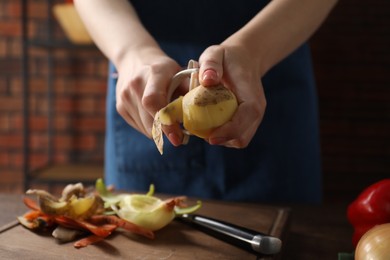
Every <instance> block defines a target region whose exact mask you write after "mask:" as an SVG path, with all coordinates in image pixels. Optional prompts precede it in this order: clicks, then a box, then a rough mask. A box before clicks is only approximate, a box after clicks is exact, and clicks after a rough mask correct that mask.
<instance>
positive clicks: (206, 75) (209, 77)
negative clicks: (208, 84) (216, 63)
mask: <svg viewBox="0 0 390 260" xmlns="http://www.w3.org/2000/svg"><path fill="white" fill-rule="evenodd" d="M202 80H203V81H213V82H215V81H218V75H217V72H216V71H215V70H212V69H208V70H205V71H204V72H203V75H202Z"/></svg>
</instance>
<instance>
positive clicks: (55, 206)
mask: <svg viewBox="0 0 390 260" xmlns="http://www.w3.org/2000/svg"><path fill="white" fill-rule="evenodd" d="M26 194H28V195H36V197H37V201H36V200H34V199H32V198H31V197H30V196H25V197H24V199H23V202H24V204H25V205H26V206H27V207H28V208H29V209H30V211H28V212H26V213H25V214H24V215H23V216H20V217H18V220H19V222H20V223H21V224H22V225H23V226H24V227H26V228H28V229H30V230H32V231H39V232H52V236H53V237H54V238H55V239H56V240H58V241H59V242H61V243H66V242H74V244H73V245H74V247H75V248H82V247H86V246H88V245H91V244H94V243H97V242H99V241H102V240H104V239H105V238H106V237H108V236H109V235H110V234H112V233H113V232H114V231H116V230H118V229H120V231H121V232H132V233H135V234H138V235H141V236H144V237H146V238H149V239H154V237H155V234H154V231H157V230H159V229H161V228H163V227H165V226H166V225H168V224H169V223H170V222H171V221H172V220H173V219H174V218H175V216H177V215H181V214H187V213H192V212H195V211H196V210H198V209H199V208H200V207H201V202H200V201H198V202H197V204H195V205H193V206H190V207H189V206H187V205H186V204H185V201H186V197H184V196H182V197H174V198H170V199H166V200H161V199H159V198H157V197H155V196H154V195H153V194H154V185H150V188H149V192H148V193H147V194H129V193H115V192H114V191H113V190H111V189H108V188H107V187H106V186H105V184H104V182H103V180H102V179H98V180H97V181H96V185H95V189H92V190H91V191H88V189H86V188H84V186H83V184H82V183H76V184H69V185H67V186H66V187H65V188H64V190H63V191H62V196H61V197H60V198H58V197H56V196H54V195H52V194H50V193H49V192H47V191H45V190H37V189H31V190H28V191H27V192H26Z"/></svg>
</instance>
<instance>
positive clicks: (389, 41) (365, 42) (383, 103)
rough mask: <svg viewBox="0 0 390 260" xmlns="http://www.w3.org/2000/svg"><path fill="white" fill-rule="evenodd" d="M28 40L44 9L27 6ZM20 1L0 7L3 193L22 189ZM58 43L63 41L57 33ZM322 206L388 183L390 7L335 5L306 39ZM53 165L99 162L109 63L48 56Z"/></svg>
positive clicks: (42, 147)
mask: <svg viewBox="0 0 390 260" xmlns="http://www.w3.org/2000/svg"><path fill="white" fill-rule="evenodd" d="M29 5H30V7H29V13H30V18H31V20H30V23H29V29H30V32H31V35H30V37H31V38H35V37H36V36H38V35H39V36H44V32H45V28H46V27H45V26H46V24H45V22H44V21H45V19H46V5H45V1H44V0H30V1H29ZM20 33H21V27H20V1H19V0H2V1H1V2H0V192H2V191H20V190H21V189H22V188H21V187H22V186H21V181H22V161H23V157H22V145H23V139H22V130H23V127H24V126H23V120H22V84H21V82H22V81H21V77H20V59H21V56H20V55H21V51H20V50H21V42H20ZM55 35H56V37H59V38H61V37H64V36H63V33H62V31H61V30H59V29H58V28H57V29H56V30H55ZM311 43H312V46H313V58H314V65H315V73H316V77H317V82H318V90H319V101H320V120H321V142H322V154H323V169H324V184H325V192H326V198H327V199H330V200H333V199H337V198H339V197H340V196H343V197H345V196H347V197H352V196H355V195H356V194H357V193H358V192H359V191H360V190H361V189H362V188H363V187H364V186H367V185H368V184H369V183H371V182H374V181H376V180H379V179H381V178H384V177H388V176H389V175H390V79H389V78H390V77H389V75H390V51H389V46H390V2H388V1H387V0H372V1H370V2H367V1H362V0H343V1H339V3H338V6H337V7H336V9H335V10H334V11H333V13H332V14H331V16H330V17H329V19H328V20H327V22H326V23H325V24H324V25H323V26H322V28H321V29H320V30H319V31H318V32H317V33H316V34H315V35H314V37H313V38H312V41H311ZM30 54H31V62H30V72H31V75H32V77H31V81H30V84H31V97H30V113H31V116H32V117H31V120H30V128H31V141H30V147H31V149H32V159H31V161H30V162H31V165H32V166H33V167H37V166H40V165H44V164H45V163H46V162H47V155H46V152H47V148H46V147H47V141H48V140H47V119H46V114H47V98H46V93H47V89H46V74H47V70H48V68H47V65H46V50H44V49H42V48H39V47H34V48H32V49H31V50H30ZM54 57H55V58H54V65H55V66H54V67H53V70H54V86H55V87H54V89H53V90H54V94H55V96H56V99H55V100H56V101H55V102H54V110H53V111H54V114H55V123H54V126H55V130H56V134H55V138H54V153H53V155H54V158H55V160H56V161H57V162H68V161H76V160H79V161H92V162H102V156H103V138H104V96H105V75H106V69H107V68H106V61H105V59H104V58H103V57H102V55H101V54H100V52H99V51H97V50H96V49H94V48H92V49H84V50H78V49H66V48H65V49H63V48H59V49H55V50H54Z"/></svg>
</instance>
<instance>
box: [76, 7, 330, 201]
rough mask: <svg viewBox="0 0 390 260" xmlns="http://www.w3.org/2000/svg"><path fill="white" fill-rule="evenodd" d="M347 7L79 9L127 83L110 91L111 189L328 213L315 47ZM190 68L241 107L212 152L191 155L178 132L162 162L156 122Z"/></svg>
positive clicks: (114, 82)
mask: <svg viewBox="0 0 390 260" xmlns="http://www.w3.org/2000/svg"><path fill="white" fill-rule="evenodd" d="M335 2H336V0H300V1H294V0H274V1H259V0H258V1H254V0H253V1H244V2H242V3H241V2H239V1H223V2H222V1H210V0H207V1H195V2H194V1H147V0H135V1H131V3H130V2H128V1H126V0H115V1H110V0H76V1H75V4H76V7H77V9H78V11H79V13H80V15H81V17H82V19H83V21H84V22H85V24H86V27H87V28H88V30H89V32H90V33H91V36H92V38H93V39H94V41H95V43H96V45H97V46H98V47H99V48H100V50H101V51H102V52H103V53H104V54H105V55H106V56H107V57H108V59H109V60H110V61H111V62H112V64H111V66H110V75H116V74H117V75H118V78H117V79H116V78H114V77H111V78H110V79H109V84H108V97H107V137H106V151H105V153H106V157H105V164H106V166H105V168H106V169H105V171H106V182H107V183H108V184H113V185H115V187H116V188H118V189H125V190H130V191H137V192H141V191H145V190H147V189H148V187H149V184H151V183H154V184H155V185H156V188H157V191H158V192H160V193H169V194H180V195H188V196H195V197H200V198H213V199H223V200H236V201H262V202H274V201H283V202H320V201H321V193H322V191H321V170H320V154H319V135H318V118H317V103H316V91H315V84H314V78H313V75H312V74H313V73H312V68H311V62H310V52H309V49H308V46H307V45H305V44H304V42H305V41H306V40H307V39H308V38H309V37H310V36H311V35H312V34H313V33H314V32H315V30H316V29H317V28H318V27H319V26H320V24H321V23H322V22H323V20H324V19H325V18H326V16H327V14H328V13H329V12H330V10H331V8H332V7H333V6H334V4H335ZM190 59H194V60H198V61H199V66H200V71H199V80H200V82H201V84H202V85H205V86H212V85H215V84H218V83H220V82H222V83H223V84H224V85H225V86H226V87H228V88H230V89H231V90H232V91H233V92H234V93H235V94H236V96H237V99H238V102H239V106H238V109H237V111H236V113H235V115H234V117H233V118H232V120H231V121H229V122H228V123H226V124H225V125H223V126H221V127H219V128H218V129H216V130H215V131H213V132H212V134H211V136H210V137H209V138H208V139H207V140H202V139H199V138H196V137H192V138H191V139H190V142H189V143H188V144H187V145H185V146H184V145H181V144H182V139H183V135H182V133H181V131H180V129H179V127H178V125H175V126H172V127H169V128H166V129H164V133H165V135H166V137H167V138H168V140H169V141H170V142H171V144H172V145H167V144H166V145H165V146H164V155H163V156H161V155H160V154H159V153H158V151H157V149H156V147H155V144H154V143H153V141H152V140H151V128H152V122H153V117H154V115H155V113H156V112H157V111H158V110H159V109H161V108H162V107H164V106H165V105H166V104H167V99H168V98H170V97H167V88H168V85H169V82H170V80H171V78H172V77H173V75H174V74H175V73H177V72H178V71H179V70H181V68H182V67H183V66H185V65H186V64H187V62H188V61H189V60H190ZM115 68H116V69H117V71H116V69H115ZM116 72H117V73H116ZM180 91H185V90H183V88H182V89H181V90H180ZM177 94H178V93H177ZM260 123H261V124H260Z"/></svg>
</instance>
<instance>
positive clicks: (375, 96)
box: [312, 0, 390, 199]
mask: <svg viewBox="0 0 390 260" xmlns="http://www.w3.org/2000/svg"><path fill="white" fill-rule="evenodd" d="M312 46H313V56H314V63H315V73H316V77H317V82H318V89H319V101H320V117H321V141H322V154H323V169H324V180H325V188H326V192H327V194H326V195H327V197H328V198H329V199H337V198H339V197H343V196H347V197H349V198H350V197H353V196H356V194H357V193H358V192H359V191H360V190H361V189H363V188H364V187H366V186H367V185H368V184H370V183H373V182H375V181H377V180H379V179H383V178H386V177H387V178H388V177H390V77H389V76H390V49H389V46H390V2H389V1H387V0H373V1H370V2H367V1H361V0H358V1H357V0H342V1H339V3H338V5H337V7H336V8H335V10H334V11H333V12H332V14H331V16H330V17H329V19H328V20H327V22H326V23H325V24H324V26H323V27H322V28H321V30H320V31H319V32H318V33H317V34H316V35H315V36H314V38H313V39H312Z"/></svg>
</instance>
